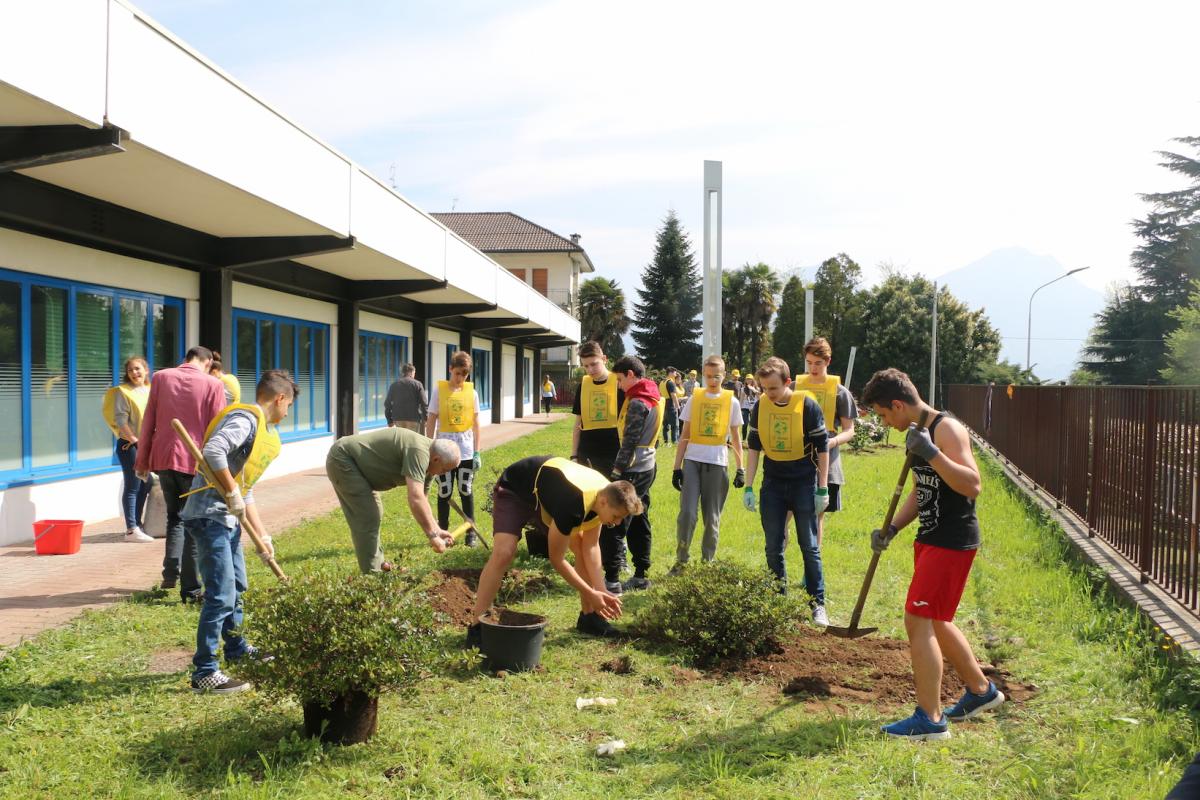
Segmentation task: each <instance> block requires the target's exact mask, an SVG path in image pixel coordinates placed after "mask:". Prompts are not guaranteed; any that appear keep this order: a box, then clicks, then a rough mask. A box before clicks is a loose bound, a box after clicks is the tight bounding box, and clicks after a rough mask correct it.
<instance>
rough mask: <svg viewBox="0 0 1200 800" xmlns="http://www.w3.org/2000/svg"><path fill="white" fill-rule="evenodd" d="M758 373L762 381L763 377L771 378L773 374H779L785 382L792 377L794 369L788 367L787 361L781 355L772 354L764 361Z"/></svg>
mask: <svg viewBox="0 0 1200 800" xmlns="http://www.w3.org/2000/svg"><path fill="white" fill-rule="evenodd" d="M756 374H757V375H758V380H759V381H760V382H761V381H762V379H763V378H769V377H771V376H772V375H778V376H779V378H780V380H782V381H783V382H784V383H787V382H788V381H790V380H791V379H792V371H791V370H790V369H788V365H787V362H786V361H784V360H783V359H782V358H780V357H779V356H771V357H770V358H768V359H767V360H766V361H764V362H763V363H762V366H761V367H759V368H758V372H757V373H756Z"/></svg>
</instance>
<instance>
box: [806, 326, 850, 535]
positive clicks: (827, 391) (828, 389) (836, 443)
mask: <svg viewBox="0 0 1200 800" xmlns="http://www.w3.org/2000/svg"><path fill="white" fill-rule="evenodd" d="M831 361H833V350H832V349H830V347H829V342H828V341H827V340H825V339H824V338H823V337H820V336H818V337H816V338H815V339H812V340H810V341H809V343H808V344H806V345H804V372H805V374H804V375H802V376H800V377H799V378H798V379H797V380H796V388H797V389H803V390H804V391H806V392H812V395H813V397H815V398H816V399H817V402H818V403H819V404H820V405H821V414H822V416H824V417H825V426H826V427H827V428H828V430H829V441H828V447H829V507H828V508H826V509H825V512H824V513H822V514H820V515H818V517H817V546H818V547H820V546H821V537H822V536H823V535H824V533H825V514H832V513H833V512H835V511H841V510H842V484H844V483H845V482H846V476H845V473H843V472H842V457H841V449H840V448H841V446H842V445H844V444H846V442H849V441H850V440H851V439H853V438H854V419H855V417H857V416H858V409H857V408H856V407H855V405H854V397H853V395H851V394H850V390H849V389H847V388H846V387H845V386H843V385H842V379H841V378H839V377H838V376H837V375H830V374H829V362H831Z"/></svg>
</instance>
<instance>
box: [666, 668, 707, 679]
mask: <svg viewBox="0 0 1200 800" xmlns="http://www.w3.org/2000/svg"><path fill="white" fill-rule="evenodd" d="M703 677H704V673H703V672H700V670H696V669H688V668H687V667H680V666H678V665H676V664H672V665H671V678H672V679H673V680H674V681H675V683H691V682H692V681H698V680H700V679H701V678H703Z"/></svg>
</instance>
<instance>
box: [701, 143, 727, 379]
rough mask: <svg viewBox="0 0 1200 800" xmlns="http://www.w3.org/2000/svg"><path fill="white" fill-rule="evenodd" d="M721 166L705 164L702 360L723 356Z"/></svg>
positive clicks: (709, 162) (711, 163)
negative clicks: (711, 356) (712, 356)
mask: <svg viewBox="0 0 1200 800" xmlns="http://www.w3.org/2000/svg"><path fill="white" fill-rule="evenodd" d="M723 194H724V191H723V189H722V178H721V162H720V161H705V162H704V264H703V269H704V272H703V276H704V277H703V287H704V292H703V301H702V314H703V316H702V319H703V323H704V328H703V333H702V335H701V346H702V348H703V350H702V352H701V353H700V357H701V358H707V357H708V356H710V355H721V199H722V196H723Z"/></svg>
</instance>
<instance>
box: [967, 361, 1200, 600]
mask: <svg viewBox="0 0 1200 800" xmlns="http://www.w3.org/2000/svg"><path fill="white" fill-rule="evenodd" d="M943 398H944V401H945V406H946V408H947V409H949V410H950V411H952V412H953V413H954V414H955V416H957V417H958V418H959V419H961V420H962V421H963V422H964V423H965V424H966V425H968V426H969V427H970V428H972V429H973V430H974V431H975V432H976V433H978V434H979V435H980V436H982V437H983V438H984V439H986V440H987V441H988V443H989V444H991V445H992V447H994V448H995V449H996V450H997V451H998V452H999V453H1000V454H1001V455H1002V456H1003V457H1004V458H1005V459H1006V460H1007V461H1009V462H1010V463H1011V464H1012V466H1013V467H1015V468H1016V469H1017V470H1019V471H1020V472H1022V473H1024V475H1025V476H1027V477H1028V478H1029V479H1030V480H1031V481H1033V482H1034V483H1036V484H1037V485H1038V486H1040V487H1041V488H1042V489H1043V490H1044V491H1045V492H1046V493H1047V494H1049V495H1051V496H1052V497H1054V498H1055V499H1056V500H1057V501H1058V502H1059V503H1061V504H1062V505H1064V506H1066V507H1067V508H1069V509H1070V510H1071V511H1073V512H1075V514H1077V515H1078V516H1079V517H1080V518H1082V519H1083V520H1085V521H1086V522H1087V524H1088V527H1089V529H1090V531H1091V533H1092V535H1095V536H1099V537H1101V538H1102V539H1104V540H1105V541H1106V542H1108V543H1109V544H1111V545H1112V546H1113V547H1114V548H1115V549H1116V550H1117V551H1118V552H1120V553H1121V554H1122V555H1123V556H1125V558H1127V559H1129V561H1130V562H1131V563H1133V564H1134V565H1135V566H1136V567H1137V568H1138V570H1139V571H1140V572H1141V577H1142V582H1143V583H1145V582H1146V581H1151V580H1152V581H1154V582H1155V583H1156V584H1158V585H1159V586H1161V587H1162V588H1163V589H1164V590H1166V591H1167V592H1169V593H1170V594H1171V595H1172V596H1174V597H1175V598H1176V599H1177V600H1179V601H1180V602H1181V603H1183V604H1184V605H1185V606H1187V607H1188V608H1189V609H1190V610H1191V611H1192V613H1194V614H1197V615H1198V616H1200V597H1198V594H1200V592H1198V589H1200V586H1198V574H1197V516H1198V514H1200V508H1198V506H1197V495H1198V494H1200V461H1198V460H1197V458H1198V456H1197V451H1198V450H1200V417H1198V416H1197V414H1198V412H1200V409H1198V408H1197V400H1198V399H1200V387H1193V386H1188V387H1177V386H1014V387H1012V389H1011V394H1010V392H1009V389H1008V387H1005V386H994V387H988V386H965V385H951V386H946V387H945V389H944V394H943Z"/></svg>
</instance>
